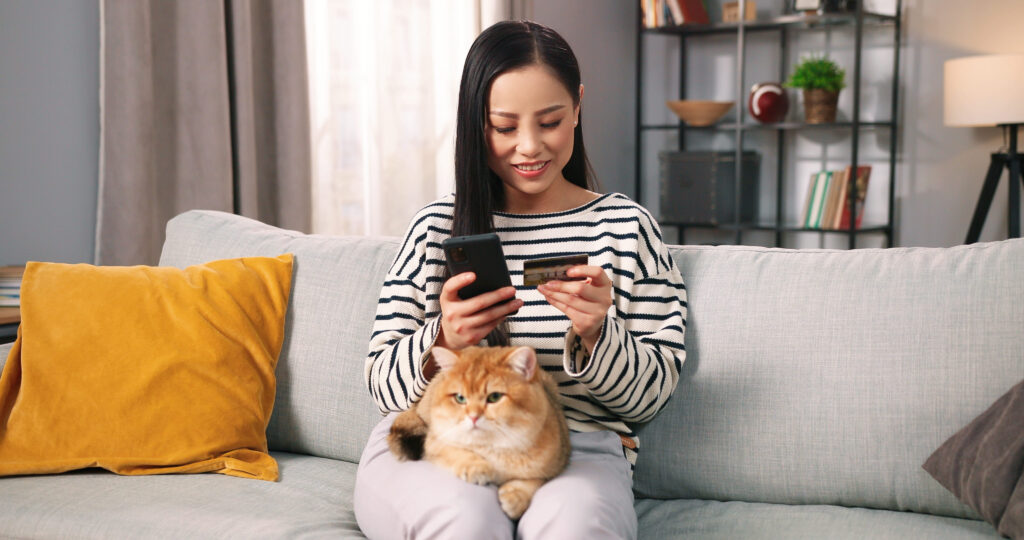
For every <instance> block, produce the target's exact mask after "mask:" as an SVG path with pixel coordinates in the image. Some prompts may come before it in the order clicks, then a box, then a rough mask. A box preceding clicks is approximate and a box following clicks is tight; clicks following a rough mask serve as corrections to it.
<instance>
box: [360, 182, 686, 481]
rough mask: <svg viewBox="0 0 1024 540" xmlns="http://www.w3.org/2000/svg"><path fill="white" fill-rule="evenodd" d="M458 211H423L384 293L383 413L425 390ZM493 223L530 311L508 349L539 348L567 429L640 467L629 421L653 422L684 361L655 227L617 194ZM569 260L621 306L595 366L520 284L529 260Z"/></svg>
mask: <svg viewBox="0 0 1024 540" xmlns="http://www.w3.org/2000/svg"><path fill="white" fill-rule="evenodd" d="M453 201H454V197H453V196H448V197H446V198H443V199H441V200H439V201H437V202H434V203H432V204H430V205H428V206H426V207H425V208H423V209H422V210H420V212H418V213H417V215H416V217H415V218H414V219H413V222H412V225H411V226H410V228H409V231H408V233H407V235H406V238H405V241H404V243H403V245H402V248H401V249H400V251H399V253H398V256H397V257H396V258H395V261H394V263H393V265H392V267H391V269H390V270H389V272H388V275H387V278H386V280H385V283H384V287H383V289H382V290H381V294H380V300H379V303H378V305H377V315H376V320H375V322H374V329H373V335H372V337H371V339H370V354H369V357H368V358H367V360H366V368H365V369H366V384H367V387H368V389H369V391H370V394H371V395H372V396H373V398H374V400H375V401H376V402H377V405H378V406H379V407H380V410H381V412H382V413H386V412H388V411H401V410H405V409H407V408H408V407H409V406H410V405H411V404H412V403H414V402H415V401H417V400H418V399H419V398H420V397H421V396H422V395H423V392H424V390H425V388H426V385H427V381H426V380H425V379H424V378H423V371H422V366H423V363H424V361H425V359H426V356H427V354H428V352H429V350H430V347H431V346H432V345H433V343H434V340H435V339H436V338H437V334H438V331H439V329H440V309H441V307H440V302H439V295H440V291H441V286H442V284H443V282H444V272H445V263H444V254H443V252H442V251H441V242H442V241H443V240H444V239H446V238H448V237H449V236H450V234H451V232H450V231H451V223H452V219H451V216H452V211H453V208H454V204H453ZM494 225H495V229H496V231H495V232H497V233H498V236H499V237H500V238H501V242H502V249H503V250H504V252H505V260H506V263H507V264H508V268H509V272H510V273H511V274H512V283H513V284H514V285H515V286H516V289H517V291H518V292H517V296H518V297H519V298H521V299H522V300H523V301H524V302H525V304H524V306H523V307H522V308H521V309H520V310H519V312H518V313H517V314H516V315H514V316H512V317H509V332H510V336H509V337H510V341H511V344H512V345H516V346H518V345H529V346H531V347H533V348H534V349H536V351H537V356H538V360H539V363H540V365H541V366H542V367H543V368H544V370H545V371H547V372H548V373H550V374H551V375H552V377H553V378H554V379H555V381H556V382H557V383H558V387H559V390H560V392H561V397H562V405H563V406H564V408H565V414H566V417H567V418H568V420H569V427H570V429H573V430H575V431H594V430H599V429H610V430H613V431H616V432H618V433H620V434H621V435H624V436H625V439H626V440H624V445H625V447H626V448H625V453H626V457H627V458H629V461H630V462H631V463H635V461H636V451H635V447H636V446H637V439H636V435H635V433H633V431H632V430H631V429H630V428H629V427H628V425H627V422H646V421H648V420H650V419H651V418H652V417H654V415H655V414H656V413H657V412H658V411H659V410H661V408H662V407H663V406H664V405H665V403H666V402H667V401H668V398H669V396H671V394H672V391H673V390H674V389H675V386H676V381H677V380H678V378H679V371H680V369H681V367H682V363H683V361H684V360H685V357H686V352H685V347H684V346H683V335H684V334H685V328H686V287H685V286H684V285H683V281H682V278H681V277H680V275H679V270H678V269H677V268H676V266H675V263H674V261H673V260H672V257H671V256H670V255H669V253H668V250H667V249H666V247H665V245H664V243H663V242H662V238H661V232H660V231H659V229H658V226H657V224H656V223H655V221H654V220H653V219H652V218H651V216H650V214H649V213H648V212H647V211H646V210H645V209H644V208H643V207H641V206H639V205H638V204H636V203H634V202H633V201H631V200H629V199H628V198H627V197H625V196H624V195H620V194H617V193H615V194H607V195H603V196H601V197H599V198H597V199H595V200H594V201H592V202H590V203H588V204H586V205H583V206H581V207H579V208H575V209H573V210H569V211H566V212H559V213H552V214H533V215H512V214H504V213H496V214H495V216H494ZM572 253H587V254H588V256H589V263H590V264H591V265H594V266H601V267H603V268H604V269H605V272H606V273H607V274H608V276H609V278H611V280H612V284H613V291H614V293H613V294H614V301H613V305H612V307H611V308H610V309H609V311H608V317H607V318H606V319H605V323H604V328H603V329H602V332H601V337H600V338H599V339H598V342H597V345H596V347H595V349H594V351H593V354H592V355H591V357H590V358H587V355H586V350H585V348H584V347H583V346H582V344H581V343H580V340H579V338H577V337H576V335H575V333H574V332H573V331H572V325H571V323H570V322H569V319H568V317H566V316H565V315H564V314H563V313H562V312H560V311H558V310H557V309H555V308H554V307H552V306H551V305H549V304H548V303H547V301H546V300H544V297H543V296H541V294H540V293H539V292H537V290H536V288H534V287H524V286H523V285H522V283H523V262H524V261H527V260H530V259H536V258H542V257H554V256H559V255H568V254H572ZM631 446H632V447H634V448H630V447H631Z"/></svg>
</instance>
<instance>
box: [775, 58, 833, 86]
mask: <svg viewBox="0 0 1024 540" xmlns="http://www.w3.org/2000/svg"><path fill="white" fill-rule="evenodd" d="M845 79H846V71H844V70H843V68H841V67H839V65H838V64H836V63H835V62H833V61H831V60H829V59H828V58H825V57H820V58H819V57H809V58H805V59H803V60H802V61H800V63H798V64H797V65H796V67H794V68H793V73H792V74H790V76H789V79H788V80H786V82H785V83H784V86H788V87H790V88H803V89H805V90H811V89H815V88H819V89H821V90H828V91H829V92H838V91H840V90H842V89H843V88H845V87H846V80H845Z"/></svg>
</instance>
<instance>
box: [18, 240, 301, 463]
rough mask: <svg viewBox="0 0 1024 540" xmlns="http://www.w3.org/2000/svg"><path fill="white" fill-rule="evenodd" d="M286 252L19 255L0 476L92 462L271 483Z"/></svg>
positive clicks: (288, 269) (288, 264)
mask: <svg viewBox="0 0 1024 540" xmlns="http://www.w3.org/2000/svg"><path fill="white" fill-rule="evenodd" d="M291 279H292V255H291V254H286V255H282V256H280V257H250V258H242V259H230V260H222V261H214V262H210V263H207V264H202V265H196V266H190V267H188V268H186V269H184V270H181V269H177V268H170V267H145V266H135V267H97V266H91V265H87V264H75V265H69V264H56V263H36V262H30V263H28V265H27V267H26V268H25V275H24V278H23V280H22V289H21V291H22V292H21V326H20V328H19V329H18V338H17V341H16V342H15V344H14V346H13V348H12V349H11V352H10V356H9V357H8V359H7V364H6V365H5V366H4V370H3V375H2V376H0V476H9V475H21V474H45V473H60V472H64V471H69V470H73V469H81V468H86V467H102V468H104V469H107V470H110V471H113V472H115V473H118V474H132V475H135V474H161V473H194V472H210V471H214V472H219V473H223V474H228V475H232V476H241V477H246V478H259V479H262V480H271V481H276V480H277V476H278V471H277V462H276V461H274V459H273V458H272V457H270V455H269V454H268V453H267V436H266V429H267V422H268V421H269V420H270V413H271V410H272V409H273V406H274V391H275V385H276V379H275V376H274V369H275V367H276V366H277V356H278V353H280V351H281V344H282V342H283V341H284V321H285V312H286V310H287V306H288V295H289V292H290V290H291Z"/></svg>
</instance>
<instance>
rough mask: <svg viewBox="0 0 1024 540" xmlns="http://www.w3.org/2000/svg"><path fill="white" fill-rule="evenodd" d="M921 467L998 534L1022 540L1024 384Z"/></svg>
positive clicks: (943, 445) (977, 419)
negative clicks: (989, 524)
mask: <svg viewBox="0 0 1024 540" xmlns="http://www.w3.org/2000/svg"><path fill="white" fill-rule="evenodd" d="M923 467H924V470H926V471H928V474H931V475H932V477H933V478H935V479H936V480H937V481H938V482H939V483H940V484H942V486H943V487H945V488H946V489H948V490H949V491H951V492H952V493H953V495H956V497H957V498H958V499H960V501H962V502H963V503H964V504H966V505H967V506H970V507H971V508H973V509H974V510H975V511H976V512H978V514H980V515H981V517H982V518H984V519H985V521H987V522H989V523H991V524H992V526H993V527H995V528H996V530H998V531H999V534H1002V535H1004V536H1009V537H1010V538H1019V539H1024V381H1021V382H1019V383H1018V384H1017V385H1016V386H1014V387H1013V388H1011V389H1010V391H1009V392H1007V393H1005V394H1003V395H1002V396H1001V397H1000V398H999V399H997V400H996V402H995V403H993V404H992V406H991V407H989V408H988V410H987V411H985V412H983V413H982V414H981V415H980V416H978V417H977V418H975V419H974V420H972V421H971V423H969V424H967V425H966V426H964V428H963V429H961V430H960V431H958V432H957V433H956V434H955V435H953V436H952V437H950V438H949V439H948V440H947V441H946V442H944V443H943V444H942V446H940V447H939V448H938V450H936V451H935V453H933V454H932V455H931V457H929V458H928V460H927V461H925V462H924V465H923Z"/></svg>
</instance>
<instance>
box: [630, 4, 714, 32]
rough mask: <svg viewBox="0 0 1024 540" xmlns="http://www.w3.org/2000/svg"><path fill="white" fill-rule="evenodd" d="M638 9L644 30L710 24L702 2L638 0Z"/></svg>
mask: <svg viewBox="0 0 1024 540" xmlns="http://www.w3.org/2000/svg"><path fill="white" fill-rule="evenodd" d="M640 8H641V9H642V10H643V17H644V27H645V28H662V27H665V26H678V25H680V24H708V23H710V22H711V20H710V19H709V18H708V10H707V8H705V7H704V2H703V0H640Z"/></svg>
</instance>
